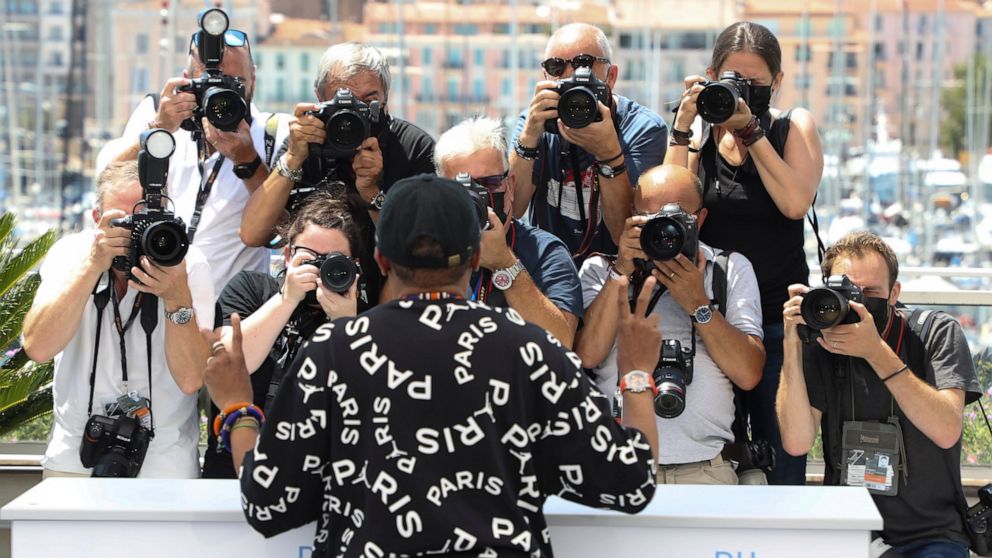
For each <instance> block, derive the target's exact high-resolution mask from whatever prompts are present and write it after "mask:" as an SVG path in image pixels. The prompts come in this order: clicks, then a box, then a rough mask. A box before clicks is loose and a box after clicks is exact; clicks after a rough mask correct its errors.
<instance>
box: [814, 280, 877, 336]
mask: <svg viewBox="0 0 992 558" xmlns="http://www.w3.org/2000/svg"><path fill="white" fill-rule="evenodd" d="M852 301H853V302H858V303H861V304H864V294H863V293H862V292H861V287H858V286H857V285H855V284H854V283H852V282H851V280H850V279H848V277H847V275H834V276H831V277H828V278H827V279H826V280H825V281H824V285H823V286H822V287H817V288H815V289H811V290H810V291H809V292H808V293H806V295H805V296H804V297H803V302H802V304H801V305H800V306H799V311H800V313H801V314H802V316H803V320H805V321H806V326H807V328H809V329H811V330H815V331H819V330H821V329H828V328H831V327H834V326H835V325H839V324H853V323H857V322H860V321H861V317H860V316H858V313H857V312H852V311H851V308H850V305H849V304H848V302H852Z"/></svg>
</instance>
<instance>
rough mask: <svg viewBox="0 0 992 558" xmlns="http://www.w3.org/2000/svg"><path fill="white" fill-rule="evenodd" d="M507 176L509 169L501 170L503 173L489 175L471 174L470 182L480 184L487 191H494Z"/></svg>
mask: <svg viewBox="0 0 992 558" xmlns="http://www.w3.org/2000/svg"><path fill="white" fill-rule="evenodd" d="M507 176H510V171H509V170H505V171H503V174H493V175H490V176H479V177H475V176H473V177H472V182H475V183H476V184H478V185H479V186H482V187H483V188H485V189H486V190H487V191H489V192H495V191H496V190H499V188H500V186H502V185H503V182H504V181H505V180H506V177H507Z"/></svg>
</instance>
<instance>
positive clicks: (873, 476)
mask: <svg viewBox="0 0 992 558" xmlns="http://www.w3.org/2000/svg"><path fill="white" fill-rule="evenodd" d="M842 448H843V452H844V470H843V471H842V475H841V478H842V481H843V483H844V484H845V485H847V486H863V487H865V488H867V489H868V492H870V493H871V494H878V495H880V496H895V495H897V494H898V493H899V479H900V477H901V476H903V475H905V474H906V473H907V471H906V470H905V463H904V462H905V460H904V459H902V456H903V440H902V428H900V426H899V419H898V418H897V417H895V416H891V417H889V420H888V422H884V423H883V422H866V421H846V422H844V430H843V438H842ZM904 482H905V479H904Z"/></svg>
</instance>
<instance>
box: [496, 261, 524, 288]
mask: <svg viewBox="0 0 992 558" xmlns="http://www.w3.org/2000/svg"><path fill="white" fill-rule="evenodd" d="M523 270H524V264H523V263H522V262H521V261H520V260H517V262H516V263H514V264H513V265H511V266H510V267H507V268H504V269H497V270H496V271H493V285H495V286H496V288H497V289H499V290H501V291H505V290H506V289H509V288H510V286H511V285H513V280H514V279H516V278H517V275H520V272H521V271H523Z"/></svg>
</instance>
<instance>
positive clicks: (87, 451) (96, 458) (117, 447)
mask: <svg viewBox="0 0 992 558" xmlns="http://www.w3.org/2000/svg"><path fill="white" fill-rule="evenodd" d="M152 437H153V435H152V432H151V430H149V429H147V428H145V427H144V426H142V425H141V421H140V419H138V418H135V417H130V416H126V415H122V414H118V415H115V416H104V415H92V416H91V417H90V418H89V420H88V421H86V429H85V431H84V432H83V443H82V444H81V445H80V446H79V460H80V461H81V462H82V464H83V467H92V468H93V476H94V477H132V478H133V477H136V476H138V472H139V471H140V470H141V465H142V463H144V461H145V454H146V453H147V452H148V444H149V442H151V439H152Z"/></svg>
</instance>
